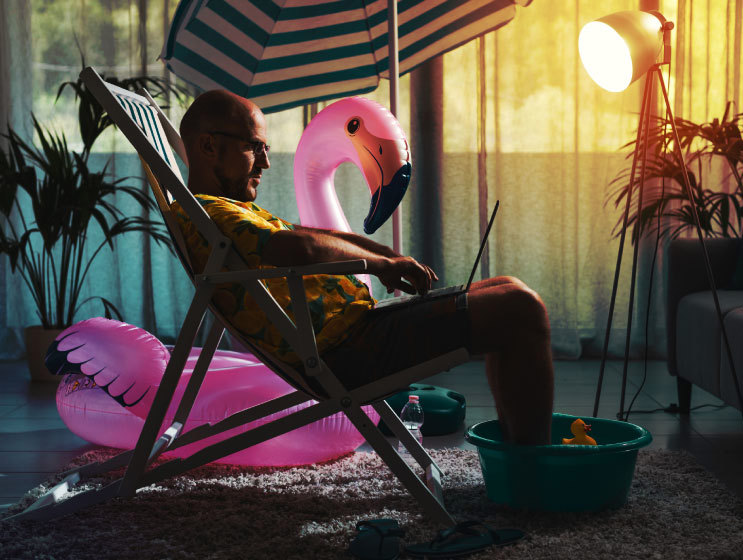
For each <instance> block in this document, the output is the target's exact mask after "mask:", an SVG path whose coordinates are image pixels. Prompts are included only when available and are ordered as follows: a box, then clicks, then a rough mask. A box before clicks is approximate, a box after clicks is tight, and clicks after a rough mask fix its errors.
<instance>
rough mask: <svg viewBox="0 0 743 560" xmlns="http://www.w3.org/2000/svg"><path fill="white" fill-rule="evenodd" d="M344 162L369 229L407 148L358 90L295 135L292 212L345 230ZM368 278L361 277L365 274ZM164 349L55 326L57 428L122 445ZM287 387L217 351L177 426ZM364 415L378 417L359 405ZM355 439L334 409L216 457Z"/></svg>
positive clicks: (93, 328)
mask: <svg viewBox="0 0 743 560" xmlns="http://www.w3.org/2000/svg"><path fill="white" fill-rule="evenodd" d="M344 161H353V162H354V163H356V165H358V166H359V168H360V169H361V170H362V172H363V174H364V176H365V178H366V180H367V183H368V185H369V190H370V192H371V206H370V209H369V215H368V216H367V217H366V219H365V220H364V230H365V231H366V232H367V233H371V232H373V231H375V230H376V229H377V228H379V226H380V225H382V223H384V221H385V220H386V219H387V218H388V217H389V216H390V215H391V214H392V212H393V211H394V209H395V208H396V207H397V205H398V204H399V202H400V200H401V199H402V197H403V195H404V194H405V191H406V189H407V186H408V182H409V179H410V154H409V150H408V145H407V140H406V139H405V135H404V133H403V131H402V129H401V127H400V125H399V124H398V123H397V121H396V120H395V119H394V117H393V116H392V115H391V113H390V112H389V111H387V110H386V109H385V108H384V107H382V106H381V105H379V104H377V103H375V102H373V101H370V100H368V99H364V98H360V97H355V98H351V99H343V100H341V101H337V102H336V103H333V104H332V105H329V106H328V107H326V108H325V109H324V110H323V111H321V112H320V113H318V115H317V116H316V117H315V118H314V119H313V120H312V122H311V123H310V124H309V126H308V127H307V129H306V130H305V132H304V134H303V135H302V138H301V139H300V142H299V146H298V148H297V153H296V156H295V163H294V177H295V189H296V193H297V204H298V206H299V213H300V221H301V223H302V224H303V225H305V226H315V227H324V228H331V229H338V230H343V231H350V227H349V226H348V222H347V221H346V218H345V216H344V215H343V211H342V209H341V206H340V203H339V202H338V198H337V196H336V194H335V189H334V185H333V175H334V174H335V170H336V169H337V167H338V166H339V165H340V164H341V163H343V162H344ZM367 284H368V282H367ZM199 352H200V349H198V348H194V349H193V350H192V351H191V354H190V356H189V358H188V361H187V364H186V368H185V370H184V373H183V375H182V376H181V379H180V382H179V385H178V388H177V390H176V394H175V396H174V398H173V402H172V403H171V406H170V408H169V409H168V412H167V414H166V418H165V422H164V425H163V428H162V429H163V430H164V429H165V428H167V427H168V426H169V425H170V424H171V423H172V421H173V417H174V416H175V409H176V407H177V404H178V403H179V402H180V397H181V395H182V394H183V391H184V390H185V387H186V384H187V383H188V380H189V379H190V375H191V372H192V371H193V367H194V366H195V363H196V359H197V358H198V354H199ZM169 358H170V351H169V349H168V348H167V347H165V346H164V345H163V344H162V343H161V342H160V341H159V340H158V339H157V338H156V337H155V336H153V335H151V334H150V333H148V332H147V331H144V330H142V329H140V328H138V327H135V326H132V325H128V324H126V323H121V322H119V321H113V320H110V319H104V318H102V317H96V318H93V319H87V320H85V321H81V322H79V323H77V324H75V325H73V326H71V327H69V328H68V329H65V330H64V331H63V332H62V333H60V334H59V336H58V337H57V339H56V340H55V341H54V343H53V344H52V345H51V346H50V348H49V351H48V352H47V356H46V364H47V367H48V368H49V370H50V371H51V372H52V373H56V374H59V375H64V376H65V377H64V378H63V379H62V382H61V383H60V385H59V388H58V390H57V409H58V411H59V414H60V416H61V418H62V420H63V421H64V422H65V424H66V425H67V427H68V428H69V429H70V430H71V431H72V432H73V433H75V434H77V435H78V436H80V437H82V438H83V439H85V440H87V441H89V442H91V443H95V444H98V445H105V446H110V447H117V448H124V449H131V448H133V447H134V446H135V445H136V442H137V438H138V437H139V433H140V432H141V429H142V426H143V424H144V418H146V416H147V413H148V411H149V409H150V406H151V404H152V401H153V400H154V396H155V393H156V392H157V387H158V385H159V383H160V380H161V378H162V375H163V373H164V372H165V367H166V366H167V363H168V360H169ZM291 391H293V389H292V388H291V387H290V386H289V385H288V384H287V383H286V382H284V381H283V380H282V379H281V378H280V377H278V376H277V375H276V374H275V373H273V372H272V371H271V370H270V369H269V368H267V367H266V366H264V365H263V364H262V363H261V362H260V361H259V360H257V359H256V358H255V357H254V356H252V355H251V354H245V353H238V352H228V351H222V350H217V352H216V353H215V355H214V358H213V359H212V362H211V364H210V366H209V371H208V372H207V374H206V376H205V379H204V382H203V384H202V387H201V390H200V391H199V395H198V397H197V399H196V402H195V403H194V406H193V408H192V411H191V414H190V415H189V418H188V421H187V422H186V425H185V427H184V432H187V431H189V430H191V429H193V428H194V427H196V426H199V425H202V424H204V423H212V424H213V423H216V422H218V421H220V420H222V419H224V418H226V417H227V416H229V415H231V414H233V413H235V412H239V411H241V410H245V409H246V408H250V407H252V406H255V405H257V404H260V403H263V402H266V401H267V400H270V399H273V398H277V397H280V396H282V395H285V394H288V393H290V392H291ZM311 404H314V401H309V402H307V403H303V404H300V405H298V406H295V407H292V408H290V409H288V410H286V411H282V412H280V413H277V414H275V415H272V416H271V417H268V418H263V419H261V420H259V421H256V422H254V423H252V424H249V425H248V426H245V427H240V428H235V429H233V430H230V431H227V432H224V433H222V434H219V435H216V436H214V437H212V438H210V439H209V440H207V441H205V442H198V443H195V444H191V445H187V446H184V447H182V448H179V449H176V450H174V451H172V452H170V453H168V454H166V455H169V454H172V455H175V456H188V455H190V454H191V453H193V452H195V451H197V450H198V449H201V448H203V447H206V446H207V445H210V444H212V443H215V442H217V441H219V440H222V439H225V438H227V437H230V436H232V435H235V434H237V433H240V432H242V431H245V430H247V429H252V428H254V427H256V426H258V425H260V424H263V423H266V422H268V421H270V420H273V419H275V418H279V417H281V416H285V415H287V414H289V413H291V412H294V411H297V410H300V409H302V408H305V407H308V406H310V405H311ZM365 410H366V412H367V414H369V416H370V418H371V419H372V420H373V421H374V422H377V421H378V420H379V416H378V415H377V413H376V411H374V409H373V408H371V407H365ZM363 441H364V438H363V437H362V436H361V434H359V432H358V431H357V430H356V429H355V428H354V427H353V425H352V424H351V423H350V421H349V420H348V419H347V418H346V416H345V415H344V414H342V413H338V414H335V415H333V416H329V417H327V418H324V419H322V420H318V421H317V422H314V423H312V424H309V425H307V426H303V427H302V428H298V429H296V430H294V431H292V432H289V433H287V434H284V435H282V436H279V437H276V438H273V439H271V440H269V441H266V442H263V443H261V444H258V445H255V446H252V447H249V448H247V449H243V450H242V451H239V452H237V453H234V454H232V455H230V456H227V457H224V458H222V459H220V460H219V462H224V463H235V464H243V465H255V466H269V465H301V464H308V463H316V462H319V461H326V460H329V459H333V458H335V457H338V456H340V455H343V454H345V453H349V452H351V451H353V450H354V449H356V448H357V447H358V446H359V445H361V443H363Z"/></svg>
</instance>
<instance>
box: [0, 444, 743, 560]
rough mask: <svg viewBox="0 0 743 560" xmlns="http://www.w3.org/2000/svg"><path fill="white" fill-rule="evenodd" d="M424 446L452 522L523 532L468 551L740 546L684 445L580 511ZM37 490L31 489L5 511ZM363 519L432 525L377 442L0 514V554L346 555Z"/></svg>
mask: <svg viewBox="0 0 743 560" xmlns="http://www.w3.org/2000/svg"><path fill="white" fill-rule="evenodd" d="M109 455H110V450H99V451H93V452H89V453H87V454H86V455H84V456H82V457H80V458H79V459H78V460H77V461H75V463H76V464H83V463H86V462H89V461H91V460H100V459H104V458H106V457H108V456H109ZM431 455H432V456H434V458H435V459H436V461H437V462H438V463H439V464H440V465H441V467H442V469H443V470H444V472H445V473H446V478H445V497H446V500H447V507H448V509H449V511H450V512H451V513H452V514H453V515H454V516H455V517H456V518H457V519H458V520H464V519H472V518H474V519H480V520H483V521H485V522H487V523H490V524H492V526H494V527H519V528H521V529H523V530H524V531H526V533H527V536H526V538H524V539H522V540H521V541H520V542H519V543H518V544H516V545H515V546H511V547H506V548H500V549H498V548H491V549H489V550H487V551H485V552H481V553H478V554H475V555H472V556H470V558H472V559H473V560H476V559H483V558H509V559H514V558H529V559H540V558H544V559H547V558H549V559H569V560H580V559H604V558H605V559H615V558H622V559H625V558H672V559H681V558H704V559H710V558H743V503H741V501H740V500H738V499H737V498H736V497H734V496H732V495H731V493H730V492H729V491H727V490H726V489H725V487H724V486H723V485H722V484H721V483H719V482H718V481H717V480H716V479H715V478H714V477H712V476H711V475H710V474H709V473H708V472H707V471H706V470H705V469H704V468H703V467H701V466H700V465H699V464H698V463H697V462H696V461H695V460H694V458H693V457H692V456H691V455H689V454H687V453H681V452H668V451H641V452H640V454H639V456H638V461H637V468H636V471H635V478H634V482H633V486H632V490H631V493H630V497H629V501H628V503H627V505H625V506H624V507H622V508H620V509H618V510H614V511H605V512H601V513H589V514H585V513H584V514H555V513H537V512H524V511H513V510H510V509H508V508H505V507H499V506H495V505H493V504H492V503H491V502H489V501H488V500H487V498H486V496H485V488H484V483H483V479H482V474H481V471H480V466H479V463H478V459H477V454H476V452H475V451H467V450H461V449H445V450H431ZM106 480H108V479H100V480H95V481H91V484H98V485H100V484H103V483H105V482H106ZM53 482H55V481H49V483H48V484H51V483H53ZM48 484H47V485H48ZM43 489H44V487H43V486H40V487H38V488H36V489H34V490H33V491H32V492H30V493H29V495H28V496H26V497H25V498H24V499H23V500H22V501H21V503H20V504H18V505H16V506H14V507H13V508H11V510H10V511H8V512H7V513H6V514H5V516H7V515H10V514H12V513H15V512H17V511H19V510H20V509H21V507H23V506H26V505H28V504H29V503H31V502H32V500H33V498H34V496H37V495H39V494H40V493H41V492H42V491H43ZM375 517H392V518H395V519H397V520H398V521H399V523H400V525H401V526H402V527H403V528H404V529H405V530H406V533H407V535H406V541H407V542H409V543H415V542H424V541H428V540H430V539H431V538H432V537H433V536H434V534H435V527H434V526H433V525H432V524H431V523H430V522H429V521H428V520H427V519H426V517H425V516H424V515H423V513H422V511H421V510H420V508H419V507H418V505H417V503H416V502H415V501H414V500H413V499H412V498H410V497H409V495H408V494H407V492H405V491H404V489H403V488H402V487H401V486H400V485H399V484H398V483H397V482H396V480H395V479H393V477H392V475H391V473H390V471H389V470H388V469H387V468H386V467H385V466H384V464H383V463H382V461H381V460H380V459H379V458H378V457H377V456H376V455H375V454H371V453H355V454H351V455H347V456H345V457H342V458H340V459H338V460H335V461H331V462H328V463H324V464H319V465H313V466H309V467H302V468H261V469H251V468H246V467H237V466H230V465H214V466H212V465H210V466H206V467H202V468H200V469H198V470H194V471H191V472H190V473H189V474H188V475H184V476H181V477H178V478H175V479H172V480H170V481H168V482H166V483H163V484H157V485H152V486H149V487H147V488H143V489H141V490H140V491H139V492H138V493H137V495H136V496H135V497H134V498H133V499H129V500H122V499H116V500H113V501H110V502H107V503H104V504H101V505H99V506H95V507H92V508H90V509H88V510H85V511H83V512H80V513H78V514H76V515H72V516H68V517H65V518H62V519H58V520H55V521H52V522H45V523H33V522H24V523H17V522H16V523H14V522H7V521H1V520H0V558H14V559H15V558H18V559H23V558H34V559H54V560H62V559H66V558H70V559H75V560H85V559H96V560H99V559H102V558H116V559H128V558H132V559H150V558H157V559H165V558H188V559H198V560H203V559H218V558H219V559H221V558H240V559H251V560H253V559H262V558H270V559H284V558H302V559H305V558H322V559H326V558H345V559H347V560H348V559H349V558H350V556H349V555H348V553H347V552H346V551H347V548H348V544H349V542H350V541H351V539H352V538H353V536H354V534H355V532H356V531H355V529H354V526H355V524H356V522H357V521H359V520H361V519H369V518H375Z"/></svg>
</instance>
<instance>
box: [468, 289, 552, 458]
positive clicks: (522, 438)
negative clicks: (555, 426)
mask: <svg viewBox="0 0 743 560" xmlns="http://www.w3.org/2000/svg"><path fill="white" fill-rule="evenodd" d="M469 298H470V304H469V309H470V312H469V315H470V327H471V332H472V346H473V351H474V352H475V353H483V354H485V368H486V373H487V376H488V383H489V384H490V388H491V391H492V392H493V397H494V399H495V406H496V409H497V411H498V417H499V419H500V420H501V423H502V425H503V426H504V436H505V437H506V438H507V439H508V440H510V441H513V442H514V443H517V444H523V445H527V444H529V445H540V444H547V443H549V441H550V427H551V423H552V405H553V396H554V373H553V368H552V353H551V350H550V331H549V319H548V317H547V311H546V310H545V308H544V304H543V303H542V301H541V299H540V298H539V296H538V295H537V294H536V292H534V291H533V290H530V289H529V288H528V287H527V286H526V285H525V284H524V283H523V282H521V281H520V280H517V279H516V278H511V277H507V276H502V277H498V278H492V279H489V280H484V281H482V282H478V283H476V284H474V285H473V287H472V290H471V291H470V295H469Z"/></svg>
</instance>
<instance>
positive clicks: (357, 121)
mask: <svg viewBox="0 0 743 560" xmlns="http://www.w3.org/2000/svg"><path fill="white" fill-rule="evenodd" d="M346 135H347V136H348V137H349V139H350V140H351V143H352V144H353V146H354V148H355V149H356V152H357V153H358V155H359V161H360V163H361V170H362V172H363V173H364V178H365V179H366V183H367V185H368V186H369V192H370V194H371V203H370V205H369V213H368V214H367V216H366V218H364V232H366V233H367V234H372V233H374V232H375V231H377V229H379V227H380V226H381V225H382V224H384V222H385V221H387V218H389V217H390V216H391V215H392V213H393V212H394V211H395V208H397V206H398V204H400V201H401V200H402V197H403V196H405V192H406V191H407V190H408V184H409V183H410V172H411V169H412V166H411V165H410V148H409V146H408V142H407V140H406V139H405V138H404V137H402V138H398V139H390V138H381V137H379V136H376V135H375V134H372V133H371V132H370V131H369V130H368V129H367V128H366V125H365V123H364V119H363V118H362V117H358V116H357V117H352V118H351V119H349V120H348V122H347V123H346Z"/></svg>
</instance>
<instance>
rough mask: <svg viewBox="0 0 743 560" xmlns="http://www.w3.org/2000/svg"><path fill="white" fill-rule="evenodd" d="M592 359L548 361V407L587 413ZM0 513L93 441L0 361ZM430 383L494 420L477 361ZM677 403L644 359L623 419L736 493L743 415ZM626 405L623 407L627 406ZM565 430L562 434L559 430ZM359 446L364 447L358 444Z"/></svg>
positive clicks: (470, 417) (608, 391)
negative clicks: (686, 455)
mask: <svg viewBox="0 0 743 560" xmlns="http://www.w3.org/2000/svg"><path fill="white" fill-rule="evenodd" d="M598 371H599V363H598V362H597V361H586V360H581V361H560V362H556V363H555V411H556V412H564V413H568V414H575V415H586V416H588V415H591V414H592V412H593V402H594V395H595V390H596V380H597V378H598ZM621 372H622V364H621V362H610V363H609V364H608V365H607V371H606V374H605V381H604V388H603V391H602V398H601V406H600V408H599V416H600V417H606V418H614V417H615V415H616V413H617V411H618V410H619V401H620V392H621V388H620V387H621ZM642 377H643V364H642V363H641V362H633V363H632V364H631V365H630V370H629V376H628V379H629V382H628V388H627V397H626V406H628V405H629V403H630V402H631V400H632V397H634V395H635V392H636V391H637V389H638V387H639V386H640V383H641V381H642ZM0 379H2V389H1V391H2V392H0V511H2V510H3V509H6V508H7V507H8V506H9V505H10V504H13V503H14V502H16V501H17V500H18V499H19V498H20V497H21V496H22V495H23V494H24V493H25V492H26V491H27V490H28V489H30V488H32V487H33V486H35V485H36V484H38V483H39V482H41V481H43V480H45V479H46V478H47V477H48V476H49V474H51V473H55V472H58V471H59V470H61V469H62V467H63V466H64V465H65V464H66V463H67V462H68V461H70V460H71V459H73V458H74V457H76V456H77V455H79V454H81V453H84V452H85V451H87V450H89V449H93V448H94V446H92V445H90V444H88V443H87V442H85V441H84V440H82V439H80V438H79V437H77V436H75V435H74V434H72V433H71V432H70V431H69V430H68V429H67V428H66V427H65V425H64V424H63V423H62V421H61V419H60V418H59V415H58V413H57V408H56V404H55V390H56V385H55V384H52V385H51V386H50V385H48V384H38V383H31V382H30V381H29V379H28V373H27V370H26V365H25V362H0ZM427 382H430V383H431V384H433V385H438V386H442V387H447V388H449V389H452V390H455V391H458V392H460V393H462V394H463V395H464V396H465V397H466V400H467V417H466V419H465V425H466V426H469V425H471V424H474V423H477V422H481V421H484V420H489V419H492V418H494V417H495V409H494V407H493V404H492V399H491V397H490V394H489V390H488V385H487V382H486V380H485V375H484V363H483V362H477V361H475V362H470V363H468V364H465V365H463V366H460V367H458V368H456V369H453V370H451V371H449V372H445V373H442V374H439V375H437V376H435V377H433V378H431V379H429V380H427ZM674 402H678V400H677V397H676V383H675V379H674V378H672V377H670V376H669V375H668V373H667V372H666V366H665V363H664V362H650V363H649V366H648V372H647V381H646V383H645V385H644V387H643V389H642V392H641V393H640V395H639V397H638V398H637V400H636V401H635V404H634V406H633V411H635V410H636V411H638V412H637V413H635V412H633V413H632V414H631V415H630V421H631V422H633V423H635V424H639V425H640V426H643V427H645V428H647V429H648V430H650V432H651V433H652V435H653V442H652V444H651V448H661V449H673V450H681V449H685V450H687V451H689V452H690V453H692V454H693V455H694V456H695V457H696V458H697V460H698V461H699V462H700V463H701V464H703V465H704V466H705V467H706V468H707V469H708V470H709V471H710V472H712V473H713V474H714V475H715V476H716V477H718V478H719V479H720V480H722V481H723V482H724V483H725V484H726V485H727V486H728V487H729V488H730V489H731V491H733V492H735V493H737V494H738V495H739V496H741V497H743V469H742V468H741V466H740V465H741V464H743V419H742V417H741V414H740V412H739V411H737V410H736V409H734V408H731V407H722V408H713V407H704V408H700V409H698V410H693V411H692V412H691V414H690V415H688V416H683V415H678V414H671V413H667V412H663V411H662V410H661V411H658V412H654V413H647V414H646V413H640V412H639V411H642V410H652V409H662V408H665V407H667V406H668V405H669V404H671V403H674ZM704 404H712V405H720V404H721V402H720V401H719V400H718V399H716V398H715V397H713V396H711V395H709V394H708V393H706V392H704V391H702V390H701V389H698V388H695V389H694V390H693V392H692V407H695V406H698V405H704ZM626 406H625V408H626ZM566 435H568V434H566ZM424 445H426V446H428V447H452V446H454V447H464V448H472V449H474V448H473V447H472V446H471V445H470V444H469V443H467V442H466V441H465V440H464V438H463V430H460V431H459V432H457V433H455V434H451V435H448V436H440V437H429V438H425V439H424ZM362 450H364V448H362Z"/></svg>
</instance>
